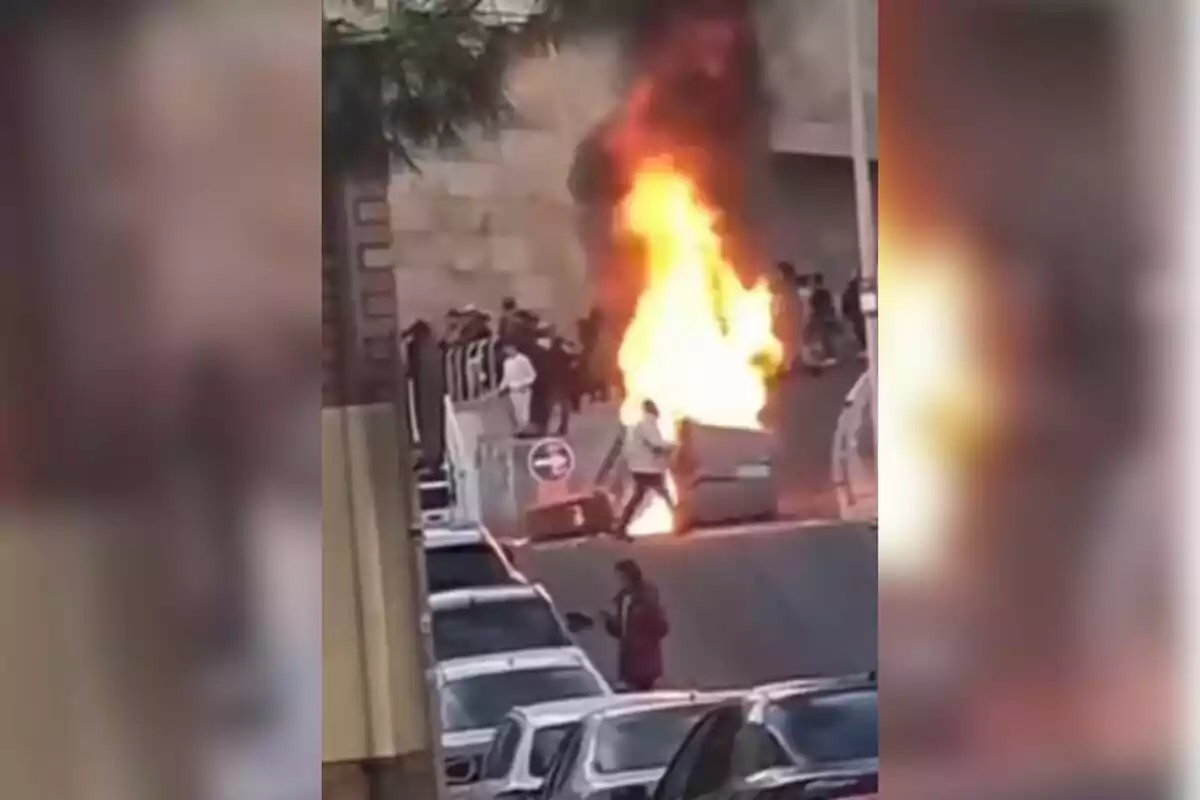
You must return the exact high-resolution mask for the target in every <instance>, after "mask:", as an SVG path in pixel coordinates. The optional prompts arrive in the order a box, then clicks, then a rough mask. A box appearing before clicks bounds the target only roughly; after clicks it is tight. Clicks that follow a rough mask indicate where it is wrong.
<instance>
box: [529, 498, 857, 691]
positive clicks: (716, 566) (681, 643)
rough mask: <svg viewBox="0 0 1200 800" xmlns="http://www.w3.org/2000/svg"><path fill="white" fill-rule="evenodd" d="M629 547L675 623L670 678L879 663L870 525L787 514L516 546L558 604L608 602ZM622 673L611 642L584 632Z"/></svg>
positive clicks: (695, 683)
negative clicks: (684, 533)
mask: <svg viewBox="0 0 1200 800" xmlns="http://www.w3.org/2000/svg"><path fill="white" fill-rule="evenodd" d="M627 556H632V557H634V558H636V559H637V561H638V562H639V563H640V564H641V565H642V568H643V569H644V570H645V572H646V574H647V576H648V577H649V578H650V579H651V580H652V581H653V582H654V583H655V584H657V585H658V587H659V590H660V592H661V595H662V599H663V603H664V606H665V608H666V611H667V615H668V618H669V620H670V624H671V633H670V636H669V637H668V640H667V642H666V647H665V652H664V655H665V660H666V672H667V674H666V676H665V678H664V681H663V683H664V685H669V686H678V687H699V688H722V687H731V686H742V685H747V684H752V683H759V682H764V681H771V680H779V679H785V678H790V677H796V676H801V675H814V674H836V673H841V672H853V671H860V670H861V671H865V670H869V669H874V668H875V666H876V588H877V575H876V565H875V535H874V533H873V531H871V530H870V529H869V528H866V527H864V526H859V525H846V524H825V523H821V524H811V523H810V524H804V523H797V522H780V523H773V524H767V525H758V526H741V527H731V528H723V529H720V530H714V531H701V532H697V533H696V534H694V535H693V536H692V537H690V538H688V539H686V540H680V539H674V538H671V537H663V538H654V539H644V540H640V541H638V542H635V543H633V544H628V545H626V544H621V543H618V542H615V541H612V540H609V539H603V540H588V541H585V542H574V543H564V544H560V545H541V546H539V547H538V548H536V549H531V548H521V549H520V550H519V552H518V555H517V560H518V565H519V566H520V568H521V569H522V570H524V571H526V573H527V574H529V575H530V576H531V577H533V578H535V579H536V580H539V581H542V582H543V583H545V585H546V588H547V589H548V590H549V591H550V593H551V595H553V597H554V599H555V602H556V603H557V604H558V605H559V607H560V608H561V609H562V610H563V611H583V612H585V613H592V614H594V613H595V611H596V610H597V609H599V608H608V607H610V606H611V600H612V596H613V595H614V594H615V592H616V584H615V580H616V579H615V576H614V575H613V571H612V565H613V564H614V563H615V562H616V560H617V559H619V558H622V557H627ZM580 641H581V643H582V644H583V646H584V647H585V648H586V649H587V650H588V651H589V652H590V653H591V655H592V657H593V659H594V660H595V662H596V664H597V665H598V666H599V667H600V668H601V670H602V671H604V672H605V674H606V675H608V676H609V677H610V678H612V679H615V676H614V674H613V673H614V669H615V661H616V650H615V646H614V642H613V641H612V640H611V639H609V638H608V637H607V636H606V635H605V634H604V633H603V632H602V631H599V630H595V631H590V632H587V633H584V634H582V635H581V636H580Z"/></svg>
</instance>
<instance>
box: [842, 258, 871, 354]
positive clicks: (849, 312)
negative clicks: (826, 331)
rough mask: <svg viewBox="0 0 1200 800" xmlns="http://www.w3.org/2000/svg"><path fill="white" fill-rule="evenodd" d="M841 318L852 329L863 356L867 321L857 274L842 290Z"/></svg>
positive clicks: (865, 348) (865, 347) (865, 345)
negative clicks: (863, 310)
mask: <svg viewBox="0 0 1200 800" xmlns="http://www.w3.org/2000/svg"><path fill="white" fill-rule="evenodd" d="M842 318H843V319H845V320H846V322H848V323H849V324H850V327H851V328H852V329H853V330H854V339H855V341H856V342H857V343H858V354H859V356H860V357H864V358H865V357H866V353H867V321H866V318H865V317H864V316H863V312H862V294H861V290H860V283H859V280H858V276H857V275H856V276H854V277H853V278H851V279H850V282H849V283H848V284H846V291H844V292H842Z"/></svg>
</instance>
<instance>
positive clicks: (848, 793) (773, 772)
mask: <svg viewBox="0 0 1200 800" xmlns="http://www.w3.org/2000/svg"><path fill="white" fill-rule="evenodd" d="M878 796H879V766H878V764H866V765H863V766H860V767H850V768H841V769H821V770H809V769H804V768H802V767H777V768H775V769H769V770H764V771H763V772H760V773H758V774H756V775H751V776H750V777H749V778H746V779H745V780H744V781H741V782H740V783H739V784H738V785H737V786H736V787H735V788H734V791H733V794H731V795H729V797H730V799H731V800H871V798H877V797H878Z"/></svg>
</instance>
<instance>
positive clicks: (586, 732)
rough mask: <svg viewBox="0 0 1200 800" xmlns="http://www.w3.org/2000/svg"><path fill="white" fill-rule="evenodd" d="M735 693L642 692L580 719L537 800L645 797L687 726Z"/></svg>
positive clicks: (604, 799)
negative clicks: (637, 697) (634, 698)
mask: <svg viewBox="0 0 1200 800" xmlns="http://www.w3.org/2000/svg"><path fill="white" fill-rule="evenodd" d="M739 697H740V694H739V693H720V694H717V693H708V694H701V693H690V694H688V693H683V694H675V695H667V696H661V695H659V696H649V697H647V696H642V698H641V699H640V700H639V702H636V703H626V704H622V705H610V706H608V707H606V708H603V709H600V710H597V711H596V712H594V713H592V714H591V715H589V716H588V717H587V719H585V720H584V721H583V722H582V724H581V725H579V726H578V729H577V730H576V731H573V732H572V734H571V736H570V737H568V738H567V739H566V740H564V741H563V743H562V745H561V746H560V748H559V750H558V752H557V753H556V754H555V758H554V764H553V765H552V766H551V768H550V771H549V774H548V775H547V777H546V781H545V785H544V787H543V789H542V792H541V794H540V795H538V797H539V800H600V798H603V800H612V799H613V798H616V799H618V800H619V798H623V797H630V798H644V797H647V796H648V795H649V793H650V790H651V789H653V787H654V786H655V784H657V783H658V781H659V779H660V778H661V777H662V774H663V772H664V771H665V770H666V767H667V763H668V762H669V761H670V760H671V756H673V755H674V754H675V751H676V750H678V749H679V746H680V744H682V743H683V740H684V739H685V738H687V735H688V732H689V731H690V730H691V729H692V726H694V725H695V724H696V722H697V721H698V720H699V719H700V718H701V717H703V716H704V715H705V714H706V713H708V712H709V711H711V710H712V709H713V708H715V707H716V706H717V705H719V704H720V703H722V702H728V701H730V700H736V699H737V698H739Z"/></svg>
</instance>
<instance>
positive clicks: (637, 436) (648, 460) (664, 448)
mask: <svg viewBox="0 0 1200 800" xmlns="http://www.w3.org/2000/svg"><path fill="white" fill-rule="evenodd" d="M658 426H659V418H658V406H656V405H655V404H654V402H653V401H652V400H645V401H643V402H642V418H641V419H640V420H639V421H638V423H637V424H636V425H634V426H633V427H632V428H630V429H629V431H628V433H627V434H626V436H625V461H626V463H627V464H628V465H629V471H630V472H631V473H632V474H633V494H632V495H631V496H630V498H629V501H628V502H627V503H626V504H625V508H624V510H622V512H621V518H620V521H619V522H618V523H617V527H616V530H615V531H614V535H615V536H616V537H617V538H618V539H626V540H628V539H629V538H630V537H629V532H628V530H627V529H628V527H629V521H630V520H631V519H633V515H634V513H635V512H636V511H637V510H638V508H639V507H640V506H641V504H642V501H644V500H645V499H646V494H647V493H648V492H654V493H655V494H657V495H659V496H660V497H662V498H663V499H664V500H665V501H666V502H667V505H669V506H670V507H671V510H672V511H674V510H675V501H674V500H672V499H671V493H670V492H669V491H667V478H666V476H667V469H668V468H670V466H671V453H672V452H673V451H674V448H673V447H672V446H671V445H670V444H669V443H668V442H667V440H666V439H664V438H663V435H662V431H661V430H659V427H658Z"/></svg>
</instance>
